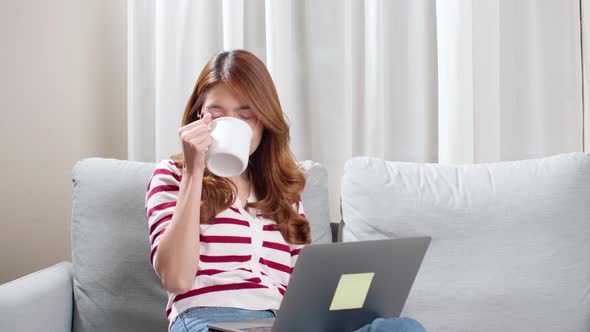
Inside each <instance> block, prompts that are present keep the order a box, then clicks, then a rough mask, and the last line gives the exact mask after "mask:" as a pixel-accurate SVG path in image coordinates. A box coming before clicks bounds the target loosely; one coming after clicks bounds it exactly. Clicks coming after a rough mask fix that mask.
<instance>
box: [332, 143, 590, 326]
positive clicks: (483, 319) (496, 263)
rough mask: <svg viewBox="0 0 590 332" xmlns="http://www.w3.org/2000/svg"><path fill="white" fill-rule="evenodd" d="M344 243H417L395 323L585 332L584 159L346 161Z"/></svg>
mask: <svg viewBox="0 0 590 332" xmlns="http://www.w3.org/2000/svg"><path fill="white" fill-rule="evenodd" d="M342 214H343V220H344V223H345V224H344V227H343V234H342V236H343V240H344V241H357V240H369V239H383V238H397V237H407V236H419V235H427V236H431V237H432V243H431V246H430V248H429V251H428V252H427V255H426V257H425V259H424V262H423V265H422V267H421V270H420V272H419V274H418V277H417V279H416V281H415V284H414V286H413V288H412V290H411V292H410V296H409V298H408V301H407V303H406V306H405V308H404V312H403V315H406V316H411V317H413V318H416V319H418V320H419V321H421V322H422V323H423V324H424V325H425V327H426V328H427V330H429V331H437V332H442V331H452V332H460V331H483V332H485V331H494V332H495V331H562V332H568V331H569V332H577V331H590V155H589V154H583V153H572V154H562V155H557V156H553V157H549V158H542V159H535V160H525V161H514V162H502V163H490V164H478V165H462V166H451V165H438V164H418V163H403V162H387V161H383V160H379V159H372V158H355V159H352V160H350V161H348V162H347V163H346V165H345V172H344V176H343V179H342Z"/></svg>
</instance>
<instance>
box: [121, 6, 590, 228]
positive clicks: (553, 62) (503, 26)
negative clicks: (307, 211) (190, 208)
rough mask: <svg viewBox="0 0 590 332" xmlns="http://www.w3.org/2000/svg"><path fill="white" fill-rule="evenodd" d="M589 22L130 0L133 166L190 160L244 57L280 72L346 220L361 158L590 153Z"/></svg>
mask: <svg viewBox="0 0 590 332" xmlns="http://www.w3.org/2000/svg"><path fill="white" fill-rule="evenodd" d="M583 1H584V2H586V0H583ZM579 16H580V6H579V1H578V0H565V1H564V0H544V1H535V0H523V1H518V2H508V1H500V0H486V1H461V0H443V1H440V0H439V1H436V0H414V1H406V0H403V1H402V0H365V1H357V0H343V1H340V0H327V1H310V0H303V1H297V0H253V1H251V0H248V1H244V0H223V1H221V2H220V1H209V0H197V1H187V0H185V1H171V2H164V1H157V2H149V1H148V2H145V1H139V0H130V1H129V30H128V31H129V32H128V33H129V59H128V63H129V81H128V82H129V86H128V89H129V90H128V91H129V124H128V126H129V128H128V129H129V140H128V144H129V159H130V160H139V161H157V160H160V159H165V158H169V157H170V155H172V154H175V153H178V152H180V151H181V146H180V141H179V138H178V129H179V127H180V121H181V117H182V114H183V112H184V108H185V105H186V102H187V100H188V97H189V96H190V93H191V92H192V90H193V88H194V84H195V81H196V79H197V76H198V74H199V73H200V70H201V69H202V68H203V66H204V65H205V63H206V61H207V60H208V59H209V58H210V57H211V56H212V55H213V54H215V53H217V52H219V51H221V50H228V49H234V48H245V49H247V50H249V51H251V52H253V53H254V54H256V55H257V56H258V57H260V58H261V59H262V60H263V61H264V62H265V63H266V65H267V67H268V68H269V71H270V73H271V75H272V77H273V80H274V82H275V85H276V87H277V90H278V93H279V97H280V101H281V105H282V108H283V111H284V112H285V114H286V116H287V117H288V120H289V122H290V125H291V146H292V149H293V151H294V154H295V156H296V157H297V158H298V159H299V160H303V159H313V160H315V161H318V162H321V163H322V164H324V165H325V166H326V168H327V169H328V174H329V175H330V176H329V190H330V200H331V201H330V205H331V206H330V209H331V211H332V219H333V220H332V221H338V218H339V215H338V211H339V194H338V193H339V189H340V178H341V176H342V173H343V165H344V162H345V161H346V160H347V159H349V158H351V157H354V156H361V155H369V156H374V157H378V158H384V159H388V160H399V161H416V162H441V163H478V162H490V161H499V160H513V159H521V158H530V157H540V156H545V155H550V154H555V153H559V152H569V151H581V150H582V143H583V141H584V134H583V129H582V128H583V122H584V119H583V100H582V96H583V91H582V69H581V68H582V66H581V52H582V49H581V46H580V44H581V43H580V38H581V37H582V36H581V35H580V24H579V23H580V22H579ZM585 26H587V24H586V25H585ZM587 35H588V34H586V38H587ZM586 40H587V39H586ZM587 53H588V51H587V52H586V54H587ZM586 61H587V60H586ZM586 76H588V75H586ZM586 80H587V77H586ZM586 112H588V110H586ZM586 119H587V120H586V121H588V116H587V117H586ZM586 132H588V130H586ZM586 140H588V138H586Z"/></svg>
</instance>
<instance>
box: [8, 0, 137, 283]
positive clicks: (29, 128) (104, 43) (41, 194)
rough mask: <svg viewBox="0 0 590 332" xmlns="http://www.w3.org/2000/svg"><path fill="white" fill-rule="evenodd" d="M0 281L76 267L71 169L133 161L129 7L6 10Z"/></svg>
mask: <svg viewBox="0 0 590 332" xmlns="http://www.w3.org/2000/svg"><path fill="white" fill-rule="evenodd" d="M0 42H1V45H2V46H1V51H0V73H1V74H0V156H1V158H2V159H1V162H0V163H1V165H2V169H1V170H2V171H1V172H0V184H1V185H0V216H1V217H0V264H1V267H0V283H4V282H7V281H9V280H12V279H15V278H18V277H20V276H23V275H26V274H28V273H30V272H33V271H36V270H38V269H41V268H44V267H47V266H50V265H53V264H55V263H57V262H60V261H62V260H70V261H71V254H70V248H71V241H70V235H71V232H70V218H71V208H72V205H71V195H72V182H71V171H72V167H73V166H74V164H75V163H76V162H77V161H78V160H80V159H82V158H86V157H105V158H117V159H127V115H126V109H127V2H126V1H119V0H108V1H105V0H86V1H80V2H79V1H74V0H54V1H50V2H47V1H31V0H26V1H2V2H0Z"/></svg>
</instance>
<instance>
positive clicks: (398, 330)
mask: <svg viewBox="0 0 590 332" xmlns="http://www.w3.org/2000/svg"><path fill="white" fill-rule="evenodd" d="M271 317H274V315H273V313H272V312H271V311H268V310H261V311H254V310H244V309H236V308H216V307H195V308H190V309H187V310H185V311H183V312H182V313H180V315H178V317H177V318H176V319H175V320H174V322H173V323H172V326H171V327H170V330H171V332H209V329H208V328H207V324H209V323H212V322H231V321H239V320H247V319H261V318H271ZM384 331H387V332H426V330H425V329H424V327H422V325H421V324H420V323H418V322H417V321H415V320H413V319H411V318H377V319H375V320H373V322H371V324H367V325H365V326H363V327H361V328H360V329H358V330H356V331H354V332H384Z"/></svg>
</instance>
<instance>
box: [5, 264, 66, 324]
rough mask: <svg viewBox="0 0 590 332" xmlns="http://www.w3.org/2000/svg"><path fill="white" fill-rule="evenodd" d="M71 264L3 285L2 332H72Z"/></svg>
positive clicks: (54, 267) (44, 270)
mask: <svg viewBox="0 0 590 332" xmlns="http://www.w3.org/2000/svg"><path fill="white" fill-rule="evenodd" d="M73 275H74V274H73V268H72V263H70V262H65V261H64V262H61V263H58V264H56V265H54V266H51V267H48V268H46V269H43V270H40V271H37V272H33V273H31V274H29V275H26V276H24V277H22V278H19V279H16V280H13V281H10V282H7V283H5V284H3V285H0V331H59V332H62V331H63V332H66V331H67V332H71V331H72V301H73V293H72V280H73Z"/></svg>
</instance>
